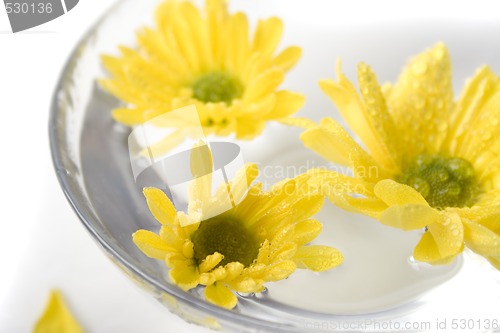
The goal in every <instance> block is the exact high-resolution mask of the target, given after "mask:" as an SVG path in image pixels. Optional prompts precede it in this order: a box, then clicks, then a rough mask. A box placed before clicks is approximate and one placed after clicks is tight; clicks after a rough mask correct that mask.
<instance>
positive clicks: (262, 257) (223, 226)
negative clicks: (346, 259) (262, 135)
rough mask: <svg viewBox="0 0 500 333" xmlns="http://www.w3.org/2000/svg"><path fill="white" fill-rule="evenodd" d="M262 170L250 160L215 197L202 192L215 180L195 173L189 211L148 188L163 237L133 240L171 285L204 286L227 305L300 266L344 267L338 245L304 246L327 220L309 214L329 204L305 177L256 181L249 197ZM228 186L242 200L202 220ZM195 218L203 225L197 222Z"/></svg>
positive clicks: (142, 233)
mask: <svg viewBox="0 0 500 333" xmlns="http://www.w3.org/2000/svg"><path fill="white" fill-rule="evenodd" d="M257 173H258V170H257V167H256V165H255V164H248V165H246V166H245V167H244V168H243V169H241V170H239V172H238V174H237V175H236V178H235V180H234V181H233V182H232V183H227V184H226V183H223V184H222V185H221V186H220V187H219V188H218V190H217V192H216V195H215V196H213V197H211V198H208V195H206V194H203V193H204V192H205V193H206V190H207V189H210V188H211V184H210V182H207V181H205V180H199V181H198V179H202V178H198V179H197V180H196V181H195V182H194V183H193V184H194V186H193V187H192V188H191V189H190V193H189V196H190V197H189V206H188V214H185V213H184V212H182V211H181V212H177V211H176V209H175V208H174V206H173V205H172V203H171V202H170V200H169V199H168V197H167V196H166V195H165V194H164V192H163V191H161V190H160V189H156V188H146V189H144V195H145V197H146V200H147V204H148V206H149V209H150V211H151V213H152V214H153V216H154V217H155V218H156V220H158V222H159V223H160V224H161V229H160V232H159V234H158V235H157V234H155V233H154V232H152V231H148V230H139V231H137V232H136V233H134V235H133V240H134V242H135V244H136V245H137V246H138V247H139V248H140V249H141V250H142V251H143V252H144V253H145V254H146V255H147V256H149V257H151V258H156V259H160V260H164V261H165V263H166V265H167V266H168V267H169V268H170V270H169V276H170V279H171V280H172V282H174V283H175V284H177V285H178V286H180V287H181V288H182V289H184V290H189V289H192V288H195V287H196V286H198V285H204V286H206V288H205V298H206V300H207V301H209V302H211V303H214V304H217V305H219V306H222V307H225V308H233V307H234V306H236V304H237V298H236V296H235V295H234V294H233V292H232V291H237V292H243V293H250V292H260V291H262V290H263V289H264V283H265V282H270V281H278V280H281V279H285V278H287V277H288V276H289V275H290V274H292V273H293V272H294V271H295V269H296V268H307V269H310V270H313V271H316V272H321V271H325V270H327V269H330V268H332V267H335V266H337V265H339V264H340V263H341V261H342V255H341V253H340V252H339V251H338V250H336V249H334V248H331V247H328V246H321V245H306V244H307V243H309V242H310V241H312V240H313V239H314V238H316V236H317V235H318V234H319V233H320V232H321V229H322V225H321V224H320V223H319V222H317V221H315V220H313V219H310V218H309V217H310V216H312V215H313V214H315V213H316V212H318V210H319V209H320V208H321V206H322V205H323V201H324V199H323V196H322V195H320V194H317V193H316V194H310V193H308V192H307V191H305V190H304V188H305V187H306V186H307V177H306V176H305V175H302V176H299V177H297V178H295V179H287V180H284V181H282V182H280V183H278V184H275V185H274V186H273V187H272V188H271V189H270V191H269V192H266V191H263V190H262V184H261V183H257V184H255V185H253V186H251V187H250V188H249V189H248V192H247V193H246V196H245V190H246V189H247V187H248V185H250V183H251V182H252V181H253V180H254V179H255V177H256V176H257ZM227 191H229V193H231V194H232V200H233V201H234V202H238V204H236V205H234V206H233V207H232V208H230V209H229V210H227V211H225V212H223V213H221V214H218V215H215V216H212V217H210V218H208V219H204V218H203V215H208V216H211V214H210V212H211V211H214V209H217V207H218V206H219V205H220V204H221V202H224V201H225V199H224V198H225V197H224V195H223V193H227ZM207 198H208V199H207ZM200 216H201V217H200ZM196 220H201V222H198V223H192V222H193V221H196ZM181 225H183V226H181Z"/></svg>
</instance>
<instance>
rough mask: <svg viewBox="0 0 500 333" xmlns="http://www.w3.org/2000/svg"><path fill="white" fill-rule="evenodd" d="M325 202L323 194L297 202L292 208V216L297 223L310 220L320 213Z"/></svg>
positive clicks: (309, 196)
mask: <svg viewBox="0 0 500 333" xmlns="http://www.w3.org/2000/svg"><path fill="white" fill-rule="evenodd" d="M324 202H325V200H324V197H323V196H322V195H321V194H312V195H308V196H306V197H304V198H301V199H300V200H298V201H296V202H295V203H294V204H293V206H292V207H290V208H291V215H292V216H293V218H294V220H295V221H301V220H304V219H306V218H309V217H311V216H313V215H314V214H316V213H317V212H319V210H320V209H321V207H323V204H324Z"/></svg>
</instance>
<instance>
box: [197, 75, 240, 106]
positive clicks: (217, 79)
mask: <svg viewBox="0 0 500 333" xmlns="http://www.w3.org/2000/svg"><path fill="white" fill-rule="evenodd" d="M191 88H192V89H193V97H194V98H196V99H197V100H199V101H202V102H204V103H209V102H212V103H217V102H225V103H226V104H228V105H229V104H231V102H232V101H233V100H234V99H236V98H238V97H241V95H242V94H243V85H242V84H241V82H240V81H239V80H238V79H237V78H235V77H233V76H231V75H229V74H227V73H225V72H211V73H208V74H204V75H201V76H200V77H198V78H197V79H196V80H195V81H194V83H193V85H192V86H191Z"/></svg>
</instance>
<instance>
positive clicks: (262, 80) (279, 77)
mask: <svg viewBox="0 0 500 333" xmlns="http://www.w3.org/2000/svg"><path fill="white" fill-rule="evenodd" d="M284 78H285V77H284V74H283V72H282V71H280V70H278V69H270V70H267V71H265V72H264V73H261V74H259V75H258V76H257V77H256V78H255V79H253V80H252V81H251V82H249V83H248V86H247V87H246V89H245V93H244V94H243V97H242V100H243V102H244V103H252V102H255V101H257V100H259V99H261V98H262V97H263V96H266V95H269V94H272V93H273V92H274V91H275V90H276V88H278V86H279V85H280V84H281V82H283V79H284Z"/></svg>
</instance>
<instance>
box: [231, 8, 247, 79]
mask: <svg viewBox="0 0 500 333" xmlns="http://www.w3.org/2000/svg"><path fill="white" fill-rule="evenodd" d="M228 24H229V27H228V31H227V33H228V47H227V49H226V51H227V52H228V55H227V59H228V67H229V69H232V70H234V71H235V72H241V71H242V70H243V68H244V64H245V62H246V61H247V60H248V55H249V48H250V45H249V40H248V19H247V17H246V15H245V14H243V13H236V14H234V15H232V16H231V18H230V20H229V23H228Z"/></svg>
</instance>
